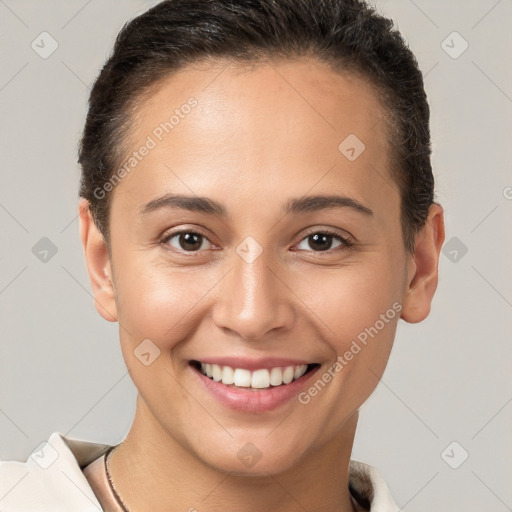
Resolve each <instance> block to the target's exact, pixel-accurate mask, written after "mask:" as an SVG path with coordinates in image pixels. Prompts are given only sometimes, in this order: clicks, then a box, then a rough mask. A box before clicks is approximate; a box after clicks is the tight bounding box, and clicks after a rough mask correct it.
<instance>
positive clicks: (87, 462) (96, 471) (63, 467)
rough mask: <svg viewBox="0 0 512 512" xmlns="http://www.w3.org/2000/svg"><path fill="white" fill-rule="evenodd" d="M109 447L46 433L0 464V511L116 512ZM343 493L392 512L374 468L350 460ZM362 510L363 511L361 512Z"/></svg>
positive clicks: (390, 500)
mask: <svg viewBox="0 0 512 512" xmlns="http://www.w3.org/2000/svg"><path fill="white" fill-rule="evenodd" d="M110 447H111V445H108V444H103V443H94V442H89V441H84V440H80V439H73V438H70V437H67V436H64V435H62V434H61V433H59V432H54V433H53V434H51V436H50V438H49V439H48V441H47V442H45V443H44V444H42V445H41V446H39V447H38V448H37V449H36V450H35V451H34V452H33V453H32V454H31V455H30V456H29V457H28V459H27V461H26V462H18V461H0V511H2V512H101V511H106V512H119V511H121V508H120V507H119V505H118V504H117V502H116V500H115V497H114V495H113V494H112V491H111V489H110V486H109V485H108V481H107V478H106V474H105V471H104V454H105V452H106V451H107V450H108V449H109V448H110ZM349 489H350V490H351V492H352V495H353V496H354V498H356V500H358V501H359V502H361V503H362V502H364V501H366V502H368V503H370V504H371V508H370V509H369V510H370V511H371V512H398V510H399V508H398V506H397V505H396V503H395V502H394V501H393V498H392V497H391V495H390V493H389V490H388V488H387V486H386V483H385V482H384V480H383V479H382V478H381V476H380V475H379V473H378V472H377V470H376V469H375V468H373V467H371V466H369V465H367V464H364V463H362V462H357V461H354V460H351V461H350V466H349ZM363 510H364V509H363Z"/></svg>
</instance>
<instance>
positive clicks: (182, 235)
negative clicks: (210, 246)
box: [163, 231, 209, 252]
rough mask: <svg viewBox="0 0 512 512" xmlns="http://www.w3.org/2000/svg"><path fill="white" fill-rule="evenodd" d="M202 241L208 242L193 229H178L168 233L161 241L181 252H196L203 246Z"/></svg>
mask: <svg viewBox="0 0 512 512" xmlns="http://www.w3.org/2000/svg"><path fill="white" fill-rule="evenodd" d="M173 241H174V242H173ZM204 242H207V243H209V242H208V239H207V238H206V237H205V236H203V235H201V234H200V233H196V232H195V231H180V232H178V233H173V234H172V235H169V236H168V237H167V238H165V240H163V243H165V244H167V245H170V246H171V247H174V248H175V249H178V250H179V251H182V252H197V251H198V250H200V249H201V248H204V247H203V243H204Z"/></svg>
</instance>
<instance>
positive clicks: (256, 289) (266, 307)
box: [213, 251, 294, 340]
mask: <svg viewBox="0 0 512 512" xmlns="http://www.w3.org/2000/svg"><path fill="white" fill-rule="evenodd" d="M232 263H233V265H232V268H231V271H230V272H228V274H227V275H226V276H225V278H224V279H223V280H222V282H221V288H222V289H221V290H220V292H221V293H220V294H219V295H220V299H219V300H218V301H217V303H216V304H215V306H214V313H213V320H214V322H215V324H216V325H217V326H218V327H220V328H222V329H224V330H227V331H231V332H232V333H235V334H236V335H237V336H238V337H240V338H243V339H250V340H258V339H260V340H261V339H263V338H265V336H267V337H268V334H269V333H271V332H273V333H274V334H275V333H277V332H278V331H285V330H288V329H290V328H291V326H292V323H293V319H294V309H293V293H292V291H291V290H290V288H289V287H288V286H287V285H286V283H285V279H284V276H283V275H282V274H283V273H282V271H281V272H279V270H278V269H277V268H276V265H275V263H273V262H272V261H271V258H270V257H267V251H263V252H262V253H261V254H260V255H259V256H258V257H257V258H256V259H255V260H254V261H252V262H251V260H250V259H249V260H247V259H244V258H243V257H241V256H240V255H239V254H238V253H234V254H233V259H232ZM272 267H274V268H272ZM279 274H281V275H279Z"/></svg>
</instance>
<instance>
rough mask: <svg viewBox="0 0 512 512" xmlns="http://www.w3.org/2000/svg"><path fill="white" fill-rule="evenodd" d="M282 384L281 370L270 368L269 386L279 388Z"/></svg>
mask: <svg viewBox="0 0 512 512" xmlns="http://www.w3.org/2000/svg"><path fill="white" fill-rule="evenodd" d="M282 383H283V370H281V368H272V370H270V384H272V386H280V385H281V384H282Z"/></svg>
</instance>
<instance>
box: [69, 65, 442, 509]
mask: <svg viewBox="0 0 512 512" xmlns="http://www.w3.org/2000/svg"><path fill="white" fill-rule="evenodd" d="M192 96H193V97H195V98H196V99H197V101H198V104H197V106H196V107H195V108H193V109H192V110H191V112H190V113H189V114H188V115H186V116H184V118H183V119H180V122H179V124H178V125H177V126H175V128H174V129H173V130H172V132H171V133H169V134H167V135H166V136H165V137H163V139H162V141H161V142H159V143H158V145H157V146H156V147H155V148H154V149H152V150H151V151H150V153H149V154H148V155H147V156H146V157H145V158H144V159H143V160H142V161H141V162H140V163H138V165H137V167H136V168H135V169H134V170H133V171H132V172H130V173H129V174H128V175H126V176H125V177H124V178H123V179H122V181H121V182H120V183H119V184H118V185H117V186H116V188H115V190H114V192H113V197H112V204H111V220H110V222H111V224H110V225H111V250H110V254H109V252H108V251H107V248H106V245H105V243H104V241H103V238H102V236H101V235H100V233H99V232H98V230H97V229H96V226H95V225H94V222H93V221H92V218H91V215H90V213H89V211H88V203H87V201H85V200H84V199H82V200H81V202H80V207H79V212H80V221H81V237H82V242H83V246H84V250H85V256H86V261H87V267H88V271H89V274H90V279H91V283H92V288H93V292H94V297H95V302H96V306H97V309H98V311H99V313H100V314H101V315H102V316H103V317H104V318H105V319H107V320H109V321H118V322H119V325H120V340H121V346H122V351H123V356H124V359H125V362H126V365H127V367H128V369H129V371H130V376H131V378H132V379H133V381H134V383H135V385H136V386H137V389H138V391H139V396H138V399H137V408H136V415H135V419H134V422H133V425H132V428H131V430H130V432H129V434H128V436H127V438H126V440H125V441H124V442H123V443H122V444H121V446H120V447H119V448H118V449H117V450H116V451H115V452H114V453H113V455H112V459H111V473H112V477H113V480H114V483H115V485H116V488H117V490H118V492H119V494H120V495H121V497H122V499H123V501H124V502H125V504H126V505H127V506H128V507H129V508H130V509H131V510H137V511H141V512H145V511H150V510H169V511H175V510H176V511H178V510H180V511H183V510H188V509H189V508H190V507H195V508H196V509H197V510H198V511H201V510H209V511H226V510H237V511H244V512H250V511H261V510H280V512H288V511H296V510H297V509H299V508H301V506H302V507H304V509H306V510H310V511H320V510H322V511H325V512H327V511H335V510H336V511H337V512H339V511H348V510H353V504H352V503H351V500H350V496H349V492H348V488H347V478H348V473H347V468H348V462H349V458H350V452H351V449H352V444H353V440H354V434H355V429H356V424H357V411H358V408H359V407H360V405H361V404H362V403H363V402H364V401H365V400H366V399H367V398H368V396H369V395H370V394H371V393H372V392H373V390H374V389H375V387H376V385H377V383H378V381H379V378H380V377H381V375H382V373H383V371H384V369H385V366H386V363H387V360H388V356H389V353H390V351H391V347H392V344H393V339H394V335H395V330H396V324H397V321H398V318H399V316H401V317H402V318H403V319H404V320H405V321H407V322H411V323H414V322H420V321H422V320H423V319H424V318H426V316H427V315H428V314H429V311H430V304H431V300H432V297H433V295H434V292H435V289H436V286H437V269H438V259H439V251H440V249H441V245H442V242H443V240H444V225H443V211H442V208H441V207H440V206H439V205H437V204H434V205H432V207H431V209H430V213H429V218H428V221H427V223H426V224H425V227H424V228H423V229H422V230H421V232H420V233H419V234H418V236H417V241H416V248H415V253H414V255H411V254H408V253H406V251H405V249H404V247H403V242H402V234H401V225H400V195H399V190H398V187H397V186H396V184H395V183H394V182H393V180H392V179H391V177H390V173H389V169H388V166H387V162H388V155H389V148H388V143H387V139H386V134H385V123H384V117H385V111H384V110H383V109H382V107H381V105H380V104H379V100H378V96H377V95H376V94H375V93H374V92H373V90H372V88H371V86H370V85H369V84H367V83H366V82H365V81H363V80H361V79H360V78H357V77H355V76H352V75H350V74H346V73H345V74H337V73H334V72H333V71H332V70H331V69H330V68H329V67H328V66H327V65H325V64H323V63H320V62H318V61H316V60H313V59H310V58H301V59H299V60H285V61H280V62H267V63H261V64H259V65H250V66H249V65H241V64H239V63H233V62H224V61H214V62H211V63H206V64H204V65H203V64H202V65H200V66H199V65H197V66H194V67H188V68H186V69H184V70H182V71H180V72H179V73H177V74H175V75H172V76H170V77H168V78H166V79H165V81H163V82H162V83H161V84H160V85H159V87H158V88H157V89H156V90H155V91H153V92H152V94H149V95H147V96H145V98H144V101H143V102H141V103H140V105H139V108H138V110H137V113H136V119H135V120H134V123H133V130H132V133H131V144H132V146H130V148H131V149H130V151H129V153H131V151H133V150H136V149H138V148H139V147H140V146H141V145H142V144H143V143H144V141H145V140H146V138H147V136H148V135H150V134H151V133H152V131H153V130H154V129H155V127H156V126H158V125H159V123H161V122H162V121H165V120H166V119H168V118H169V116H170V115H171V114H172V112H173V111H174V109H176V108H180V106H181V105H183V104H184V103H186V102H187V100H188V99H189V98H190V97H192ZM349 134H356V135H357V137H358V138H359V139H360V140H362V141H363V142H364V144H365V146H366V149H365V150H364V152H363V153H362V154H361V155H360V156H359V157H358V158H357V159H356V160H354V161H349V160H348V159H347V158H346V157H345V156H344V155H343V154H342V153H341V152H340V151H339V150H338V146H339V144H340V143H341V142H342V141H343V140H344V139H345V138H346V137H347V136H348V135H349ZM167 193H173V194H184V195H189V196H201V197H207V198H211V199H214V200H216V201H218V202H220V203H222V205H223V206H224V207H225V209H226V210H227V212H228V216H227V217H226V218H221V217H219V216H215V215H207V214H205V213H202V212H189V211H185V210H171V209H165V208H164V209H160V210H158V211H154V212H151V213H148V214H145V215H141V214H140V210H141V208H142V207H143V206H144V205H146V204H147V203H149V202H150V201H152V200H154V199H155V198H158V197H161V196H162V195H164V194H167ZM331 194H336V195H343V196H347V197H350V198H353V199H354V200H357V201H358V202H360V203H361V204H363V205H364V206H366V207H367V208H370V209H371V210H372V211H373V215H365V214H362V213H359V212H357V211H355V210H354V209H351V208H348V207H343V208H336V209H325V210H322V211H317V212H306V213H289V214H287V215H284V214H283V210H282V208H283V205H284V204H285V203H286V201H288V200H289V199H290V198H300V197H302V196H305V195H331ZM327 228H329V229H331V230H335V231H336V232H338V233H339V235H341V236H342V237H348V238H349V239H351V240H352V241H353V246H352V247H345V246H344V245H343V243H342V242H340V241H339V240H338V239H337V238H335V237H334V238H332V246H331V247H332V248H329V249H328V250H327V251H321V250H320V249H318V247H319V246H318V245H315V244H314V243H313V242H312V241H311V235H313V234H315V233H322V229H324V230H325V229H327ZM180 230H184V231H188V232H190V231H192V232H196V233H200V234H202V235H204V237H205V238H203V239H202V244H201V241H200V242H199V244H201V245H199V244H198V247H199V249H194V250H192V251H189V254H183V253H185V252H186V247H185V248H183V245H180V243H179V242H180V239H179V237H178V236H175V237H174V238H171V239H168V240H165V238H166V236H167V237H169V235H170V234H173V233H176V232H177V231H180ZM248 236H251V237H252V238H253V239H254V240H256V241H257V243H258V244H259V245H260V246H261V248H262V250H263V252H262V253H261V254H260V256H259V257H258V258H257V259H256V260H255V261H254V262H253V263H247V262H246V261H245V260H244V259H243V258H242V257H240V255H239V254H238V253H237V251H236V249H237V247H238V246H239V245H240V244H241V242H242V241H244V239H245V238H246V237H248ZM311 244H312V245H311ZM394 303H396V304H399V305H401V306H402V309H401V312H400V314H397V315H396V316H395V318H394V319H392V320H390V321H389V322H387V323H386V324H385V326H384V327H383V328H382V329H381V330H379V332H378V334H377V335H376V336H374V337H373V338H372V339H370V341H369V342H368V344H367V345H366V346H365V347H364V348H363V349H362V350H361V351H360V352H359V353H358V354H357V355H355V356H354V357H353V359H352V360H351V361H350V362H349V363H348V364H347V365H346V366H344V368H343V370H342V371H340V372H338V373H337V374H336V377H335V378H333V379H332V380H331V382H329V384H328V385H327V386H326V387H325V388H324V389H322V391H321V392H319V393H318V394H317V396H315V397H313V398H312V399H311V401H310V402H309V403H308V404H305V405H304V404H301V403H300V402H299V401H298V400H296V399H293V400H290V401H289V402H287V403H286V404H284V405H282V406H280V407H278V408H277V409H275V410H272V411H268V412H265V413H261V414H253V413H249V412H239V411H234V410H231V409H229V408H227V407H225V406H224V405H221V404H220V403H219V402H217V401H216V400H215V399H214V398H212V396H211V395H209V394H208V393H205V391H204V390H203V387H202V386H201V385H200V382H198V378H197V375H196V374H195V373H194V371H193V370H192V369H191V367H190V366H189V364H188V362H189V360H190V359H197V360H204V359H205V358H208V357H216V356H223V355H229V356H241V357H250V358H260V357H265V356H273V357H289V358H298V359H304V360H306V361H310V362H317V363H320V364H321V368H320V369H319V371H318V373H317V375H318V376H319V377H321V375H322V374H324V373H325V372H326V371H327V369H328V368H329V367H332V365H333V364H334V363H335V361H336V359H337V357H338V356H340V355H343V354H344V353H345V352H346V351H347V350H348V349H349V347H350V345H351V343H352V342H353V340H355V339H356V338H357V336H358V335H359V334H360V333H361V332H363V331H364V330H365V328H369V327H370V326H374V325H375V323H376V321H377V320H378V319H379V318H380V315H381V314H385V313H386V311H387V310H389V309H390V308H392V305H393V304H394ZM145 339H150V340H151V341H152V343H154V344H155V345H156V346H157V347H158V348H159V350H160V356H159V357H158V358H157V359H155V360H154V362H153V363H152V364H150V365H149V366H145V365H143V364H141V362H140V361H139V359H137V357H136V356H135V354H134V350H135V349H136V348H137V346H138V345H139V344H140V343H141V341H142V340H145ZM315 380H316V378H315ZM247 442H250V443H252V444H253V445H254V446H256V447H257V449H258V450H259V452H260V453H261V459H260V460H259V461H258V462H257V463H256V464H255V465H253V466H251V467H246V466H245V465H244V464H242V463H241V461H240V460H239V458H238V457H237V452H238V451H239V450H240V449H241V448H242V447H243V446H244V445H245V444H246V443H247ZM298 504H300V506H299V505H298Z"/></svg>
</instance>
